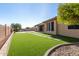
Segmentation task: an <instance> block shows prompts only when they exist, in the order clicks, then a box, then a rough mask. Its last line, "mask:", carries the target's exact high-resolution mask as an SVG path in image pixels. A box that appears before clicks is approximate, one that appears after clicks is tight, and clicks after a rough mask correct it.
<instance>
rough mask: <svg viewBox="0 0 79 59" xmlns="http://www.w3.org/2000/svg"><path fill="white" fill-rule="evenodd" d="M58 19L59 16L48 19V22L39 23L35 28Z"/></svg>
mask: <svg viewBox="0 0 79 59" xmlns="http://www.w3.org/2000/svg"><path fill="white" fill-rule="evenodd" d="M56 19H57V16H55V17H53V18H51V19H48V20H46V21H43V22H41V23H39V24H37V25H35V26H40V25H43V24H44V23H46V22H49V21H52V20H56Z"/></svg>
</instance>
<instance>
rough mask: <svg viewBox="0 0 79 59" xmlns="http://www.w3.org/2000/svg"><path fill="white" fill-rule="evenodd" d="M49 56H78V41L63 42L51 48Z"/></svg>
mask: <svg viewBox="0 0 79 59" xmlns="http://www.w3.org/2000/svg"><path fill="white" fill-rule="evenodd" d="M48 55H49V56H79V43H77V44H64V45H60V46H57V47H55V48H54V49H52V50H51V51H50V52H49V54H48Z"/></svg>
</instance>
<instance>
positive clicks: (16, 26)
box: [11, 23, 21, 32]
mask: <svg viewBox="0 0 79 59" xmlns="http://www.w3.org/2000/svg"><path fill="white" fill-rule="evenodd" d="M11 28H12V29H13V31H15V32H17V31H19V30H20V29H21V24H19V23H16V24H15V23H12V24H11Z"/></svg>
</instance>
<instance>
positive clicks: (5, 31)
mask: <svg viewBox="0 0 79 59" xmlns="http://www.w3.org/2000/svg"><path fill="white" fill-rule="evenodd" d="M10 34H11V28H10V27H9V26H7V25H6V24H5V25H0V48H1V46H2V45H3V44H4V43H5V42H6V40H7V38H8V37H9V36H10Z"/></svg>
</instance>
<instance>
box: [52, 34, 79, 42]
mask: <svg viewBox="0 0 79 59" xmlns="http://www.w3.org/2000/svg"><path fill="white" fill-rule="evenodd" d="M51 37H53V38H56V39H59V40H63V41H65V42H69V43H77V42H78V43H79V38H72V37H67V36H61V35H51Z"/></svg>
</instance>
